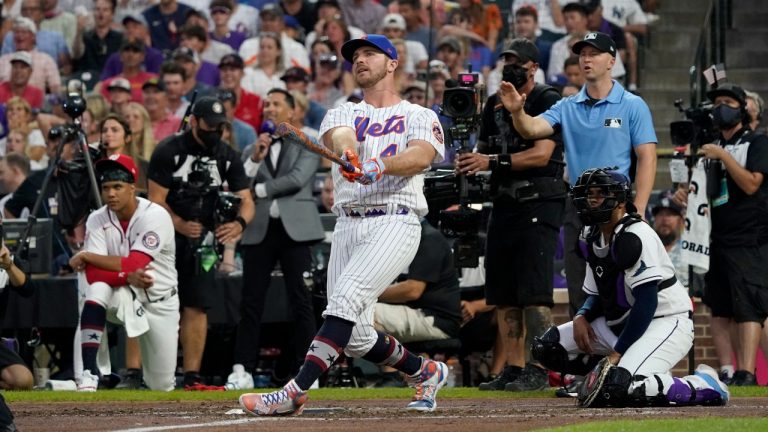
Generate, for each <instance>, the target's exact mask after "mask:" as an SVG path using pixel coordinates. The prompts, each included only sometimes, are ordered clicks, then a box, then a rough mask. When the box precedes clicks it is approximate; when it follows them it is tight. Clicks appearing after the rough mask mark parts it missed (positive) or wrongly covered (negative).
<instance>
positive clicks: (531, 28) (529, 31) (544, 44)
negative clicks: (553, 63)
mask: <svg viewBox="0 0 768 432" xmlns="http://www.w3.org/2000/svg"><path fill="white" fill-rule="evenodd" d="M514 24H515V26H514V30H515V37H519V38H520V37H522V38H526V39H528V40H529V41H531V42H533V43H534V44H535V45H536V48H538V49H539V60H541V64H539V70H542V71H545V70H547V68H548V67H549V52H550V50H551V49H552V41H548V40H546V39H544V38H540V37H539V35H538V33H539V13H538V12H537V10H536V8H534V7H533V6H522V7H521V8H520V9H518V10H517V11H516V12H515V22H514ZM536 82H538V83H540V84H543V83H544V81H536Z"/></svg>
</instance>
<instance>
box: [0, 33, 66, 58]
mask: <svg viewBox="0 0 768 432" xmlns="http://www.w3.org/2000/svg"><path fill="white" fill-rule="evenodd" d="M35 45H36V46H37V50H38V51H40V52H44V53H46V54H48V55H49V56H51V57H52V58H53V60H54V61H55V62H56V63H57V64H58V63H59V58H60V56H61V55H69V48H68V47H67V43H66V42H64V37H63V36H62V35H61V33H57V32H52V31H49V30H38V31H37V39H36V42H35ZM12 52H16V45H15V44H14V43H13V32H12V31H10V32H8V33H6V34H5V38H4V39H3V50H2V51H0V54H10V53H12Z"/></svg>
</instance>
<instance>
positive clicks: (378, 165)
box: [357, 158, 386, 185]
mask: <svg viewBox="0 0 768 432" xmlns="http://www.w3.org/2000/svg"><path fill="white" fill-rule="evenodd" d="M385 168H386V167H385V166H384V162H382V161H381V160H380V159H377V158H371V159H368V160H367V161H365V162H363V167H362V171H363V174H362V175H361V176H360V177H359V178H358V179H357V181H358V183H362V184H364V185H369V184H371V183H373V182H375V181H379V180H380V179H381V176H383V175H384V169H385Z"/></svg>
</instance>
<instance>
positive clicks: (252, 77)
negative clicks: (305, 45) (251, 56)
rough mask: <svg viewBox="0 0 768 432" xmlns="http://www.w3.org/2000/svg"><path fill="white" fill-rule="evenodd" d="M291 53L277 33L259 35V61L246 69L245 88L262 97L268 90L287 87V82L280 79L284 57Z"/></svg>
mask: <svg viewBox="0 0 768 432" xmlns="http://www.w3.org/2000/svg"><path fill="white" fill-rule="evenodd" d="M287 55H289V54H288V53H287V52H286V51H285V50H284V49H283V45H282V41H281V38H280V36H279V35H278V34H277V33H264V32H262V33H261V34H260V35H259V53H258V54H257V57H258V61H257V62H256V63H255V64H254V65H253V66H251V67H248V68H247V69H245V71H244V72H245V76H244V77H243V79H242V86H243V88H244V89H245V90H247V91H249V92H251V93H254V94H256V95H258V96H259V97H261V98H265V97H266V96H267V92H268V91H269V90H270V89H273V88H276V87H277V88H285V83H283V81H281V80H280V76H281V75H282V74H283V70H284V67H283V66H284V64H285V62H284V61H283V57H284V56H287Z"/></svg>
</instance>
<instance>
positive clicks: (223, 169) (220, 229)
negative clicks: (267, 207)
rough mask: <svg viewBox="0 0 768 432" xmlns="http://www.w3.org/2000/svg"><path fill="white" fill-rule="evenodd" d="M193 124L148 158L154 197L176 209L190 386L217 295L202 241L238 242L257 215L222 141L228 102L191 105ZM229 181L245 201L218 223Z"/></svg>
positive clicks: (183, 336) (235, 162)
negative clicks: (220, 197) (220, 198)
mask: <svg viewBox="0 0 768 432" xmlns="http://www.w3.org/2000/svg"><path fill="white" fill-rule="evenodd" d="M190 126H191V128H190V129H189V130H187V131H186V132H184V133H181V134H175V135H173V136H171V137H169V138H167V139H166V140H164V141H163V142H161V143H160V144H159V145H158V147H157V149H155V152H154V153H153V154H152V159H151V160H150V162H149V199H150V200H151V201H154V202H156V203H158V204H160V205H162V206H164V207H165V208H166V209H167V210H168V211H169V212H170V213H171V217H172V218H173V226H174V228H175V229H176V269H177V271H178V273H179V298H180V300H181V305H182V313H181V333H180V339H181V344H182V346H183V348H184V366H183V367H184V385H185V386H195V385H198V384H202V382H201V378H200V375H199V371H200V364H201V360H202V356H203V350H204V348H205V338H206V332H207V323H208V319H207V315H206V310H207V309H209V308H210V307H211V302H212V295H213V285H214V271H213V270H212V268H213V263H212V262H207V260H206V259H204V258H205V257H201V250H200V249H201V248H200V246H201V243H202V241H203V240H204V239H205V238H206V236H207V234H208V233H211V232H212V233H214V234H215V238H216V240H217V241H218V242H219V243H221V244H226V243H231V242H233V241H234V240H236V239H237V237H238V236H240V235H241V234H242V233H243V231H244V230H245V227H246V226H247V225H248V223H249V222H250V221H251V219H252V218H253V214H254V204H253V200H252V199H251V193H250V191H249V187H248V183H249V182H248V177H247V176H246V175H245V170H244V168H243V164H242V162H240V158H239V156H238V154H237V152H236V151H235V150H234V149H232V148H231V147H229V146H228V145H227V144H226V143H225V142H223V141H222V139H221V136H222V132H223V128H225V127H227V117H226V113H225V112H224V105H223V104H222V103H221V101H219V100H218V99H216V98H213V97H203V98H200V99H199V100H198V101H197V102H196V103H195V104H194V106H193V107H192V114H191V116H190ZM224 182H226V183H227V184H228V187H229V190H230V191H232V192H233V193H235V194H236V195H237V196H239V197H240V198H241V200H242V202H241V205H240V210H239V214H238V216H237V217H236V219H235V220H234V221H230V222H226V223H222V224H220V225H218V226H214V208H215V203H216V201H217V199H218V195H219V192H220V191H221V190H222V186H223V184H224ZM208 264H210V265H208Z"/></svg>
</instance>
